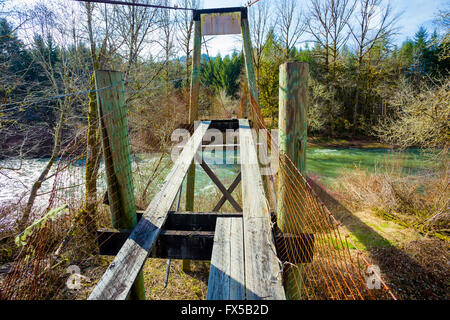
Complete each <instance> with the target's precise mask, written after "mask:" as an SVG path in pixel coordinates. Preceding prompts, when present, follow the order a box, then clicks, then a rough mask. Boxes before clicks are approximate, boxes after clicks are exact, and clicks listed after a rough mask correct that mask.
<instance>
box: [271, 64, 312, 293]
mask: <svg viewBox="0 0 450 320" xmlns="http://www.w3.org/2000/svg"><path fill="white" fill-rule="evenodd" d="M308 72H309V65H308V64H307V63H303V62H287V63H284V64H282V65H281V66H280V80H279V84H280V89H279V107H278V108H279V117H278V121H279V127H278V130H279V139H278V143H279V149H280V150H279V151H280V157H283V156H287V157H289V159H291V160H292V162H293V163H294V165H295V166H296V167H297V169H298V170H299V171H300V172H301V173H302V174H304V173H305V168H306V142H307V141H306V138H307V125H306V110H307V107H308V106H307V103H308V99H307V81H308ZM281 166H282V163H280V167H281ZM286 171H287V172H285V171H283V170H282V169H281V168H280V171H279V174H278V196H277V200H278V201H277V207H278V208H277V218H278V219H277V220H278V221H277V222H278V226H279V228H280V230H281V231H282V232H286V233H294V232H301V230H298V225H297V226H295V225H294V224H295V222H294V223H293V221H295V220H297V221H298V219H295V218H294V217H293V216H290V215H299V214H302V213H301V212H298V211H296V212H294V210H292V209H291V210H288V205H287V203H288V202H289V199H292V195H291V194H290V193H292V192H293V191H292V188H289V184H292V181H291V180H290V178H289V176H288V175H290V173H289V170H286ZM291 179H292V177H291ZM297 267H298V268H290V271H289V272H288V274H287V279H288V280H287V281H286V283H287V285H286V286H285V290H286V296H287V297H290V298H295V297H299V296H300V295H301V292H300V290H299V289H300V288H301V287H302V284H301V275H300V272H301V265H298V266H297ZM294 273H298V274H297V275H294Z"/></svg>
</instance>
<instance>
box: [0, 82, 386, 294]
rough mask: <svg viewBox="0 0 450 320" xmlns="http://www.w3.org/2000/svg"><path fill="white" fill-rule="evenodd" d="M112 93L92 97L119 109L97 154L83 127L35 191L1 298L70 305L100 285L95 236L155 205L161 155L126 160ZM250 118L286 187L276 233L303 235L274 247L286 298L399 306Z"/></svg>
mask: <svg viewBox="0 0 450 320" xmlns="http://www.w3.org/2000/svg"><path fill="white" fill-rule="evenodd" d="M110 83H112V85H107V84H98V87H99V88H102V89H101V90H102V91H104V92H103V93H104V94H102V95H101V96H102V97H104V98H105V99H108V98H111V101H113V102H114V103H116V104H113V103H106V100H105V101H102V102H101V103H103V105H104V108H100V113H99V115H98V119H94V120H92V121H91V123H90V125H91V126H92V127H95V128H101V131H99V130H98V129H97V130H96V131H95V132H94V133H95V137H96V138H95V139H94V140H93V141H94V142H93V143H94V145H91V146H90V147H87V144H88V142H87V141H88V138H87V137H88V134H89V133H88V131H89V128H88V127H84V128H82V129H80V130H78V131H77V133H76V135H75V136H74V137H72V138H71V139H70V141H69V142H67V143H65V145H64V147H63V148H61V151H60V152H59V154H58V157H57V160H56V161H55V164H54V166H53V167H54V168H53V169H52V171H51V172H50V173H49V176H50V177H51V179H49V181H50V182H51V183H50V187H49V188H48V189H46V190H45V191H41V193H40V194H39V196H40V197H39V198H40V199H41V200H40V201H41V203H40V205H39V206H38V205H36V206H35V207H37V209H35V210H36V212H35V213H34V214H33V215H31V219H30V220H31V221H34V222H33V224H31V225H30V226H29V228H27V229H25V230H23V231H22V233H20V234H19V235H18V236H17V237H16V238H15V240H16V245H17V246H18V248H20V249H19V251H18V253H17V256H16V258H15V259H14V262H13V263H12V265H11V267H10V270H9V272H8V273H7V274H6V275H5V276H4V277H3V279H2V280H1V282H0V298H2V299H65V298H71V297H73V295H71V291H70V288H71V286H72V288H73V287H76V288H78V289H79V288H82V286H81V283H83V281H84V282H94V281H96V279H94V278H99V275H101V274H102V273H103V272H104V270H106V268H107V266H108V263H107V262H108V261H107V262H105V261H103V259H104V258H101V257H100V256H98V255H97V254H96V253H97V252H96V251H97V245H98V235H97V233H96V231H97V230H98V229H99V228H102V227H108V228H109V227H111V226H113V227H115V228H132V227H134V226H135V224H136V203H139V204H140V205H141V206H142V207H144V206H145V205H146V204H148V200H149V199H150V198H151V196H152V195H153V194H152V192H150V191H149V186H150V185H151V184H158V183H159V182H161V179H162V178H163V175H162V174H160V172H161V171H163V170H164V169H165V168H167V167H168V166H170V164H169V163H170V161H165V160H164V156H163V155H161V156H158V157H156V158H155V159H154V161H152V162H151V163H150V164H149V163H146V164H145V165H143V164H142V163H141V162H139V161H138V157H137V156H136V155H135V154H133V153H132V152H131V151H130V148H129V146H130V141H129V137H128V133H129V128H128V126H127V115H126V111H125V110H126V108H125V106H126V100H125V88H124V84H123V81H122V80H120V79H115V80H114V79H110ZM99 93H100V91H98V90H97V94H99ZM132 93H135V92H132ZM62 98H63V97H59V99H62ZM111 101H110V102H111ZM251 110H252V114H253V120H254V121H253V126H254V128H255V129H258V130H259V131H260V132H262V133H264V135H266V136H267V137H268V139H267V142H268V143H267V147H268V150H267V151H268V152H270V154H271V155H272V157H274V156H275V157H276V158H277V159H278V162H279V165H278V174H277V175H278V180H280V177H282V180H283V182H284V186H283V187H284V189H285V191H284V193H283V194H284V198H283V200H284V202H283V207H282V211H283V212H281V213H280V212H279V213H278V215H280V214H282V217H283V223H282V225H281V223H280V224H279V227H281V228H282V229H283V232H284V233H286V234H290V235H303V236H302V237H300V239H301V240H298V239H299V238H298V237H285V238H283V239H284V240H282V242H281V243H279V246H280V248H281V252H280V257H279V258H280V261H296V262H298V263H285V264H284V265H283V271H284V275H285V283H284V286H285V289H286V292H287V293H288V298H290V299H339V300H342V299H345V300H346V299H351V300H353V299H380V298H381V299H393V298H394V299H395V297H394V295H393V294H392V292H391V291H390V289H389V288H388V286H387V285H386V284H385V283H384V281H383V279H382V278H381V276H380V274H379V271H378V270H374V269H373V266H372V265H371V264H370V263H369V262H368V261H367V259H366V258H365V257H364V255H363V254H362V252H361V251H360V250H358V249H357V247H356V245H355V244H354V243H353V242H352V239H351V237H350V235H349V233H348V232H347V231H346V229H345V228H344V227H343V226H342V225H341V224H340V223H339V221H338V220H337V219H336V218H335V217H334V216H333V214H332V213H331V212H330V211H329V210H328V209H327V208H326V206H325V205H324V204H323V203H322V202H321V201H320V199H319V198H318V196H317V195H316V194H315V193H314V191H313V189H312V187H311V185H310V184H309V181H308V179H307V178H306V177H305V176H303V175H302V174H301V173H300V171H299V170H298V169H297V168H296V166H295V165H294V164H293V162H292V161H291V159H289V157H288V156H287V155H286V154H284V153H280V152H279V148H278V145H277V139H276V138H275V137H273V136H271V133H270V131H269V130H268V129H267V127H266V125H265V123H264V119H263V117H262V115H261V113H260V109H259V106H258V104H257V103H256V102H255V101H254V100H251ZM92 150H96V152H95V154H92ZM90 152H91V153H90ZM142 166H145V167H146V168H142ZM89 171H90V172H89ZM87 177H90V178H89V179H88V178H87ZM47 178H48V177H47ZM106 181H108V184H107V183H106ZM133 181H134V183H133ZM275 185H276V184H275ZM87 189H89V190H87ZM156 189H157V188H156ZM137 194H140V195H141V196H137ZM42 199H43V200H42ZM42 204H44V205H42ZM124 212H126V214H123V213H124ZM278 241H279V240H278ZM92 265H95V266H96V267H95V268H96V269H95V270H90V271H87V275H86V276H85V277H84V278H83V277H71V275H72V273H73V272H75V273H76V272H78V271H77V270H76V269H74V268H71V266H77V267H83V268H84V270H89V268H91V266H92ZM91 269H93V268H91ZM78 273H79V272H78ZM70 281H72V282H70ZM375 284H379V285H380V287H379V289H377V287H376V286H375ZM91 287H92V286H90V288H91ZM79 290H80V289H79ZM87 295H88V293H86V294H85V297H87Z"/></svg>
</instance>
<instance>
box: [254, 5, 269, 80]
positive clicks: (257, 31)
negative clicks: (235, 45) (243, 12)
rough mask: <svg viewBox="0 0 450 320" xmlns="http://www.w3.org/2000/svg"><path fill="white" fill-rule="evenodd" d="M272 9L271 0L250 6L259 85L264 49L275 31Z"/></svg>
mask: <svg viewBox="0 0 450 320" xmlns="http://www.w3.org/2000/svg"><path fill="white" fill-rule="evenodd" d="M270 10H271V5H270V2H267V1H261V2H258V3H256V4H255V5H253V6H251V7H250V8H249V24H250V29H251V30H252V32H251V33H250V35H251V39H252V45H253V54H254V62H255V69H256V82H257V83H258V87H259V74H260V71H261V61H262V58H263V51H264V48H265V46H266V44H267V42H268V41H267V40H268V36H269V34H270V33H271V32H273V22H272V21H271V19H270V17H269V14H270Z"/></svg>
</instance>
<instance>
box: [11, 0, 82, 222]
mask: <svg viewBox="0 0 450 320" xmlns="http://www.w3.org/2000/svg"><path fill="white" fill-rule="evenodd" d="M58 9H59V10H58ZM64 9H67V7H64ZM55 10H58V13H55ZM71 14H72V15H73V14H74V12H73V11H70V10H69V11H68V10H61V7H53V8H52V9H50V8H49V7H47V6H46V5H44V4H43V3H38V4H36V5H35V7H34V8H33V10H32V11H31V19H30V24H31V26H30V29H32V30H34V31H35V35H38V36H39V38H37V39H38V40H36V41H37V42H36V48H35V50H34V52H35V55H36V59H37V62H38V63H39V64H40V65H41V67H42V70H43V71H44V73H45V76H46V78H47V80H48V82H49V83H50V87H49V89H48V92H47V94H49V95H52V96H60V97H61V98H58V99H57V100H56V113H57V114H58V116H57V122H56V124H55V127H54V129H53V141H54V144H53V148H52V152H51V156H50V159H49V160H48V162H47V164H46V165H45V167H44V169H43V170H42V171H41V173H40V175H39V177H38V179H37V180H36V181H35V182H34V183H33V185H32V187H31V191H30V194H29V196H28V201H27V204H26V207H25V209H24V211H23V215H22V218H21V220H20V221H19V228H20V229H23V228H24V227H25V226H26V224H27V222H28V220H29V217H30V213H31V210H32V207H33V205H34V202H35V199H36V197H37V193H38V191H39V189H40V188H41V186H42V183H43V182H44V181H45V180H47V179H48V178H49V177H50V176H49V172H50V170H51V168H52V166H53V164H54V163H55V161H56V159H57V157H58V156H59V155H60V150H61V146H62V138H63V137H62V130H63V127H64V125H65V123H66V121H67V118H68V116H69V113H70V111H71V107H72V105H73V103H74V98H73V96H71V95H70V94H71V93H73V92H75V91H77V90H79V88H80V86H81V81H80V79H79V78H78V72H76V71H74V68H78V67H79V66H75V65H74V63H73V61H74V60H75V61H76V60H77V57H75V59H73V56H72V55H73V54H75V55H77V52H76V51H73V52H72V53H71V54H70V55H69V51H68V50H66V49H67V48H69V47H76V43H77V42H78V38H77V37H76V32H75V33H74V31H73V29H74V28H75V26H74V25H70V23H69V26H67V21H71V22H72V23H73V24H74V21H75V19H71V18H70V15H71ZM35 37H36V36H35ZM39 39H40V40H39ZM44 39H49V40H48V41H50V40H52V41H56V42H58V43H59V47H60V48H61V50H59V51H58V53H59V54H58V56H59V57H58V58H59V59H58V61H57V62H55V60H54V56H53V53H52V48H51V47H50V44H51V43H52V42H48V43H47V47H45V44H44Z"/></svg>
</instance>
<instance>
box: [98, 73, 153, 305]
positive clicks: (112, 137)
mask: <svg viewBox="0 0 450 320" xmlns="http://www.w3.org/2000/svg"><path fill="white" fill-rule="evenodd" d="M95 86H96V89H97V104H98V112H99V116H100V124H101V133H102V147H103V155H104V159H105V169H106V183H107V189H108V197H109V207H110V210H111V221H112V224H113V227H114V228H116V229H133V228H134V227H135V226H136V224H137V216H136V206H135V201H134V188H133V177H132V171H131V162H130V147H129V140H128V124H127V114H126V100H125V88H124V84H123V78H122V73H120V72H115V71H95ZM102 88H106V89H102ZM130 298H131V299H140V300H144V299H145V290H144V278H143V275H142V273H141V274H140V275H139V276H138V277H137V278H136V282H135V283H134V286H133V289H132V290H131V293H130Z"/></svg>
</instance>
